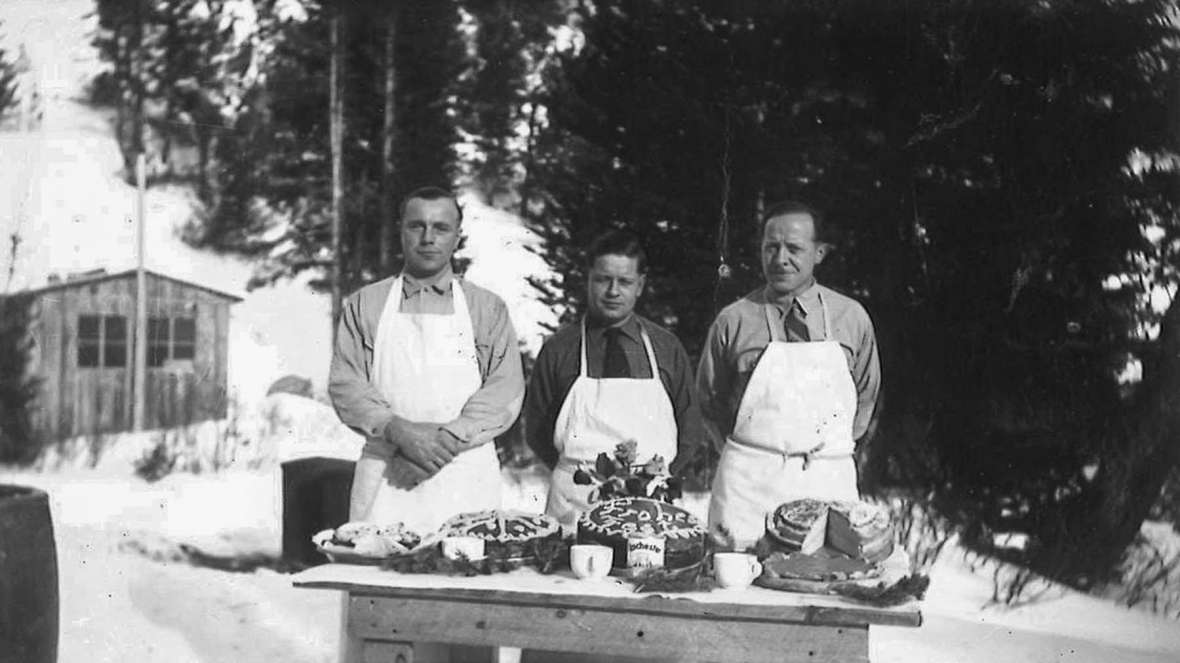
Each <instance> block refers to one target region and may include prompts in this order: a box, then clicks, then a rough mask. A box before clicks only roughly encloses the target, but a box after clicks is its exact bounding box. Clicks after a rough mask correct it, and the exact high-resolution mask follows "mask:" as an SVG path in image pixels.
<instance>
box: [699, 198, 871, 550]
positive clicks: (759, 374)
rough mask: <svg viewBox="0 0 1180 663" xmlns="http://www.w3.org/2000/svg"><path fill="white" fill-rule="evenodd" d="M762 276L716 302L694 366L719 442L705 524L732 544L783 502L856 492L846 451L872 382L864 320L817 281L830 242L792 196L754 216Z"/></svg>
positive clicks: (738, 545)
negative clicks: (739, 294)
mask: <svg viewBox="0 0 1180 663" xmlns="http://www.w3.org/2000/svg"><path fill="white" fill-rule="evenodd" d="M762 223H763V227H762V240H761V245H760V246H761V256H762V271H763V275H764V276H765V278H766V285H765V286H763V287H761V288H759V289H757V290H755V291H754V292H751V293H750V294H748V295H746V296H745V297H743V298H741V299H739V300H738V301H736V302H734V303H733V304H730V305H729V306H727V307H725V308H724V309H723V310H722V311H721V312H720V313H719V314H718V315H717V319H716V320H715V321H714V322H713V325H712V326H711V327H710V329H709V334H708V338H707V339H706V341H705V348H704V352H703V353H702V355H701V361H700V366H699V368H698V371H697V386H698V391H699V393H700V395H701V409H702V414H703V415H704V416H705V419H706V421H707V422H708V423H709V425H710V427H711V429H712V430H713V432H714V433H715V435H714V439H715V440H716V441H721V440H724V447H723V449H722V452H721V460H720V463H719V465H718V468H717V474H716V476H715V478H714V482H713V496H712V501H711V503H710V505H709V526H710V530H711V532H712V533H713V535H714V537H715V538H716V539H718V540H719V541H722V542H725V543H728V544H730V545H732V547H733V548H735V549H738V550H741V549H744V548H746V547H747V546H749V545H751V544H753V543H754V542H756V541H757V540H758V538H760V537H761V535H762V532H763V529H764V517H765V515H766V513H767V512H769V511H771V510H773V509H774V508H775V507H777V506H778V505H779V504H781V503H783V502H786V501H788V500H791V499H796V498H802V497H813V498H819V499H857V498H858V496H859V493H858V491H857V474H856V464H855V462H854V460H853V454H854V452H855V450H856V445H857V444H858V443H859V441H860V440H861V438H862V437H863V436H864V435H865V432H866V431H867V430H868V427H869V422H870V420H871V418H872V416H873V410H874V408H875V406H876V402H877V393H878V390H879V388H880V384H881V368H880V360H879V358H878V355H877V341H876V337H875V335H874V333H873V324H872V321H871V320H870V319H869V316H868V313H867V312H865V309H864V307H863V306H861V305H860V304H859V303H858V302H857V301H856V300H854V299H851V298H850V297H847V296H845V295H842V294H840V293H838V292H836V291H835V290H832V289H830V288H826V287H824V286H822V285H820V284H818V283H816V281H815V275H814V271H815V267H816V266H817V265H819V264H820V263H821V262H822V261H823V259H824V257H826V256H827V255H828V253H829V252H830V251H831V250H832V245H831V243H830V237H829V236H828V233H827V230H828V228H827V226H826V224H825V223H824V219H823V216H822V215H821V214H819V212H817V211H816V210H814V209H813V208H811V207H809V206H807V205H805V204H802V203H797V202H785V203H780V204H778V205H774V206H772V207H771V208H770V209H769V210H767V212H766V214H765V215H764V216H763V220H762Z"/></svg>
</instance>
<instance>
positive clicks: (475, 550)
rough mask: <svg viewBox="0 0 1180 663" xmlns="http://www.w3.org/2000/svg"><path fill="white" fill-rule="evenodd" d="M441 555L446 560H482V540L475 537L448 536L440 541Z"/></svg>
mask: <svg viewBox="0 0 1180 663" xmlns="http://www.w3.org/2000/svg"><path fill="white" fill-rule="evenodd" d="M442 554H443V557H446V558H447V559H452V560H455V559H459V558H460V557H466V558H467V559H468V560H470V561H473V562H474V561H476V560H481V559H483V558H484V540H483V539H481V538H479V537H477V536H448V537H447V538H445V539H443V540H442Z"/></svg>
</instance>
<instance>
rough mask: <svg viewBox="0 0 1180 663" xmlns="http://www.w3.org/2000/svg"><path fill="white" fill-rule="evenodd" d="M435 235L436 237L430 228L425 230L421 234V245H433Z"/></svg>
mask: <svg viewBox="0 0 1180 663" xmlns="http://www.w3.org/2000/svg"><path fill="white" fill-rule="evenodd" d="M435 235H436V233H435V232H434V230H432V229H431V228H427V229H426V230H424V231H423V232H422V243H423V244H434V240H435Z"/></svg>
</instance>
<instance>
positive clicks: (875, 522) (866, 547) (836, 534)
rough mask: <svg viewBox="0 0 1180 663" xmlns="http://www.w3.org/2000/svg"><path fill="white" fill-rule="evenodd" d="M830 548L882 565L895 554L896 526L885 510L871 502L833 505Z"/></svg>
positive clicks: (829, 525) (829, 532) (829, 511)
mask: <svg viewBox="0 0 1180 663" xmlns="http://www.w3.org/2000/svg"><path fill="white" fill-rule="evenodd" d="M827 545H828V546H830V547H831V548H834V549H835V550H838V551H840V552H842V553H844V554H846V555H848V556H849V557H853V558H857V559H865V560H868V561H870V562H880V561H883V560H885V559H886V558H887V557H889V555H890V554H892V553H893V527H892V526H891V525H890V522H889V513H888V512H887V511H885V509H883V508H881V507H879V506H876V505H873V504H869V503H867V502H833V503H832V504H831V508H830V509H829V510H828V529H827Z"/></svg>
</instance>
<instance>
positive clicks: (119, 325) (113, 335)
mask: <svg viewBox="0 0 1180 663" xmlns="http://www.w3.org/2000/svg"><path fill="white" fill-rule="evenodd" d="M106 327H107V329H106V331H107V343H110V342H111V341H114V342H116V343H126V342H127V318H124V317H123V316H121V315H108V316H106Z"/></svg>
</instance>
